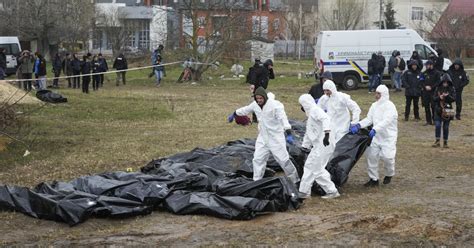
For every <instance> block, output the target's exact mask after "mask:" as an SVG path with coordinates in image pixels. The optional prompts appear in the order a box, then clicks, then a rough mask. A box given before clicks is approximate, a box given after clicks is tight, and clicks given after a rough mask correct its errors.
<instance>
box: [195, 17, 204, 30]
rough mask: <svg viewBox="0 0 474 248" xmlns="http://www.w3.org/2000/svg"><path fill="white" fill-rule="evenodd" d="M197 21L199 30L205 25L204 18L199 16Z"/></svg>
mask: <svg viewBox="0 0 474 248" xmlns="http://www.w3.org/2000/svg"><path fill="white" fill-rule="evenodd" d="M197 21H198V26H199V27H200V28H204V26H205V25H206V17H205V16H199V17H198V19H197Z"/></svg>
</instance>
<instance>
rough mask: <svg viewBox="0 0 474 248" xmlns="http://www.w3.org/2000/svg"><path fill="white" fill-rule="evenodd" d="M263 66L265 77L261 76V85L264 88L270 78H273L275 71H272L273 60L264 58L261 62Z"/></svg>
mask: <svg viewBox="0 0 474 248" xmlns="http://www.w3.org/2000/svg"><path fill="white" fill-rule="evenodd" d="M263 68H265V71H266V73H264V74H265V75H266V77H265V78H263V82H262V86H264V88H265V89H266V88H267V87H268V82H269V81H270V79H275V72H274V71H273V61H272V60H271V59H267V60H265V62H264V63H263Z"/></svg>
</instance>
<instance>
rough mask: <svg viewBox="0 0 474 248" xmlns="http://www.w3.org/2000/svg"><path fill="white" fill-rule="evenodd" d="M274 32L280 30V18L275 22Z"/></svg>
mask: <svg viewBox="0 0 474 248" xmlns="http://www.w3.org/2000/svg"><path fill="white" fill-rule="evenodd" d="M273 30H275V31H278V30H280V18H275V20H273Z"/></svg>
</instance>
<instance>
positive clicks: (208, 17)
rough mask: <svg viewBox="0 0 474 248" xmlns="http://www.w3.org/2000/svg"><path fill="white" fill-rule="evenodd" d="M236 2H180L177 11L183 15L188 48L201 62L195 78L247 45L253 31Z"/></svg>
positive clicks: (186, 0) (199, 77)
mask: <svg viewBox="0 0 474 248" xmlns="http://www.w3.org/2000/svg"><path fill="white" fill-rule="evenodd" d="M237 2H238V1H235V2H234V1H205V2H201V1H199V0H183V1H182V2H181V4H180V6H179V8H178V13H179V14H181V15H182V16H183V35H184V44H185V49H186V51H185V52H186V53H188V54H190V55H191V56H192V57H193V58H194V59H196V60H197V61H199V62H201V63H200V64H197V65H196V66H195V68H194V69H195V70H194V75H193V78H194V79H196V80H200V79H201V76H202V73H203V72H205V71H206V70H207V69H209V68H210V67H211V64H213V63H215V62H216V61H217V60H219V59H220V58H221V57H222V56H223V55H225V54H232V53H235V52H237V51H242V50H243V48H244V47H245V46H246V45H245V41H246V40H248V39H249V38H250V37H251V34H250V33H249V32H248V27H249V25H248V23H247V19H246V15H245V14H243V12H242V10H241V9H239V6H238V5H236V3H237Z"/></svg>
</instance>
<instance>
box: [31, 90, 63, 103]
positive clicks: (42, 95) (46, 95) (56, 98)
mask: <svg viewBox="0 0 474 248" xmlns="http://www.w3.org/2000/svg"><path fill="white" fill-rule="evenodd" d="M36 97H37V98H38V99H40V100H41V101H43V102H49V103H64V102H67V98H65V97H63V96H62V95H60V94H58V93H54V92H52V91H50V90H39V91H37V92H36Z"/></svg>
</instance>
